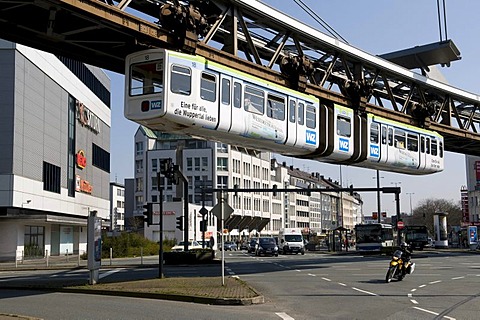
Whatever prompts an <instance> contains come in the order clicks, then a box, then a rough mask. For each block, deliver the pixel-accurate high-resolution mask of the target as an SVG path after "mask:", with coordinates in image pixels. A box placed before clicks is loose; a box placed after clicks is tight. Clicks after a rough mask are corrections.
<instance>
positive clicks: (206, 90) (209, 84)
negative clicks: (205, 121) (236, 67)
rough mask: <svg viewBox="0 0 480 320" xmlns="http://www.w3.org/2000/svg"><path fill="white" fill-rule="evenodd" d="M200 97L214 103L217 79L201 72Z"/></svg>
mask: <svg viewBox="0 0 480 320" xmlns="http://www.w3.org/2000/svg"><path fill="white" fill-rule="evenodd" d="M200 97H201V98H202V99H203V100H207V101H212V102H214V101H215V100H216V98H217V78H216V77H215V76H214V75H212V74H209V73H205V72H202V79H201V80H200Z"/></svg>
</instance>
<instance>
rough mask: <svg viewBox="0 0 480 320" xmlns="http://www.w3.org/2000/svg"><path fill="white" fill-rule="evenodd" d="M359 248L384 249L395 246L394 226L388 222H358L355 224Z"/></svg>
mask: <svg viewBox="0 0 480 320" xmlns="http://www.w3.org/2000/svg"><path fill="white" fill-rule="evenodd" d="M355 239H356V246H357V250H382V248H385V247H392V246H393V228H392V226H391V225H386V224H379V223H377V224H357V225H356V226H355Z"/></svg>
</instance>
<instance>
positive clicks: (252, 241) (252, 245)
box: [247, 238, 258, 253]
mask: <svg viewBox="0 0 480 320" xmlns="http://www.w3.org/2000/svg"><path fill="white" fill-rule="evenodd" d="M257 241H258V239H257V238H252V239H250V242H249V243H248V245H247V251H248V253H254V252H255V250H256V247H257Z"/></svg>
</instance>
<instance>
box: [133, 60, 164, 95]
mask: <svg viewBox="0 0 480 320" xmlns="http://www.w3.org/2000/svg"><path fill="white" fill-rule="evenodd" d="M161 92H163V59H160V60H155V61H146V62H142V63H138V64H134V65H132V66H131V67H130V95H131V96H139V95H144V94H153V93H155V94H157V93H161Z"/></svg>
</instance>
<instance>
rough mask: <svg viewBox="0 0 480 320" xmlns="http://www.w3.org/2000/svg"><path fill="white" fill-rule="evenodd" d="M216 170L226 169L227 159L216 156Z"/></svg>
mask: <svg viewBox="0 0 480 320" xmlns="http://www.w3.org/2000/svg"><path fill="white" fill-rule="evenodd" d="M217 170H218V171H228V159H227V158H217Z"/></svg>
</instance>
